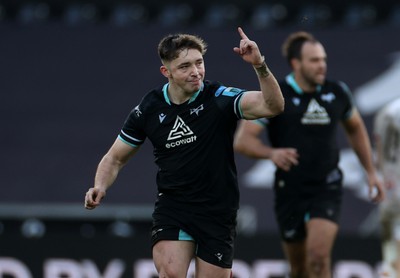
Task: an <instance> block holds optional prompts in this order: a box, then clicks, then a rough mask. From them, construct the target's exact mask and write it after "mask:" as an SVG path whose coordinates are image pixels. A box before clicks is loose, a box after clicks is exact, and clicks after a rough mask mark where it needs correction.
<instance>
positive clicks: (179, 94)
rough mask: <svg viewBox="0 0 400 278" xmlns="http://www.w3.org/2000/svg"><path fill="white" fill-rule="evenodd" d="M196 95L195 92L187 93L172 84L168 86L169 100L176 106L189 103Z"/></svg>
mask: <svg viewBox="0 0 400 278" xmlns="http://www.w3.org/2000/svg"><path fill="white" fill-rule="evenodd" d="M194 94H195V92H191V93H189V92H185V91H184V90H182V88H180V87H174V86H173V85H171V84H170V85H169V86H168V98H169V99H170V101H171V102H172V103H175V104H182V103H184V102H186V101H188V100H189V99H190V98H191V97H192V96H193V95H194Z"/></svg>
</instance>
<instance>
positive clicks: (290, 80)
mask: <svg viewBox="0 0 400 278" xmlns="http://www.w3.org/2000/svg"><path fill="white" fill-rule="evenodd" d="M286 83H288V84H289V86H290V87H292V88H293V90H294V91H295V92H296V93H298V94H299V95H302V94H304V91H303V90H302V89H301V88H300V86H299V84H297V82H296V80H295V79H294V73H293V72H292V73H290V74H288V75H287V76H286ZM321 88H322V86H321V85H317V89H316V91H317V93H319V92H321Z"/></svg>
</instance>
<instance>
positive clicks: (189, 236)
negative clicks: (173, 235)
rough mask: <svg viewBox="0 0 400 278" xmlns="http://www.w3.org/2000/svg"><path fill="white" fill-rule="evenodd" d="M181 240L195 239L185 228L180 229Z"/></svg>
mask: <svg viewBox="0 0 400 278" xmlns="http://www.w3.org/2000/svg"><path fill="white" fill-rule="evenodd" d="M178 239H179V240H189V241H194V238H193V237H192V236H191V235H189V234H188V233H186V232H185V231H183V230H179V238H178Z"/></svg>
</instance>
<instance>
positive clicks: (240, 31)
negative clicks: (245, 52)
mask: <svg viewBox="0 0 400 278" xmlns="http://www.w3.org/2000/svg"><path fill="white" fill-rule="evenodd" d="M238 32H239V35H240V37H241V38H242V39H244V40H248V39H249V38H248V37H247V36H246V34H245V33H244V32H243V29H242V28H241V27H238Z"/></svg>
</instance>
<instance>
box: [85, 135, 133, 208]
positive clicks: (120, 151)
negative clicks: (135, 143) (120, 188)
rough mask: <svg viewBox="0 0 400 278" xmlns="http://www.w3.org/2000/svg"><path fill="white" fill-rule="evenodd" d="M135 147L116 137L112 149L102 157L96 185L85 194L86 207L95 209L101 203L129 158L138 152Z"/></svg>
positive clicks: (95, 180)
mask: <svg viewBox="0 0 400 278" xmlns="http://www.w3.org/2000/svg"><path fill="white" fill-rule="evenodd" d="M137 150H138V148H134V147H131V146H129V145H128V144H125V143H124V142H122V141H121V140H120V139H116V140H115V142H114V144H113V145H112V146H111V148H110V150H109V151H108V152H107V153H106V154H105V155H104V156H103V158H102V159H101V161H100V163H99V165H98V167H97V171H96V176H95V179H94V186H93V187H92V188H90V189H89V190H88V192H87V193H86V196H85V208H87V209H94V208H96V207H97V206H98V205H100V202H101V200H102V199H103V198H104V196H105V195H106V191H107V189H108V188H109V187H110V186H111V185H112V184H113V183H114V181H115V179H116V178H117V176H118V173H119V171H120V170H121V169H122V168H123V167H124V166H125V165H126V163H127V162H128V160H129V159H130V158H131V157H132V156H133V155H134V154H135V153H136V152H137Z"/></svg>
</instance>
